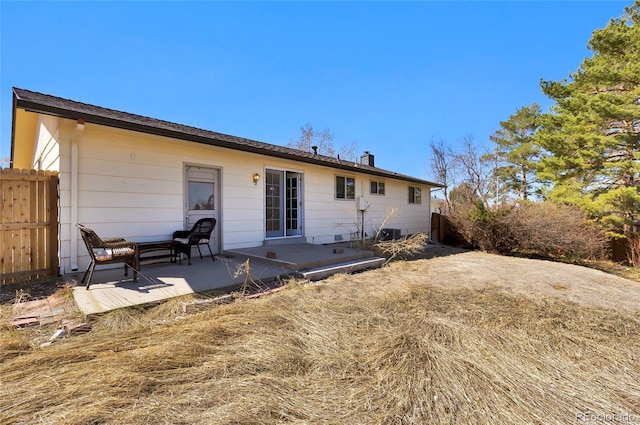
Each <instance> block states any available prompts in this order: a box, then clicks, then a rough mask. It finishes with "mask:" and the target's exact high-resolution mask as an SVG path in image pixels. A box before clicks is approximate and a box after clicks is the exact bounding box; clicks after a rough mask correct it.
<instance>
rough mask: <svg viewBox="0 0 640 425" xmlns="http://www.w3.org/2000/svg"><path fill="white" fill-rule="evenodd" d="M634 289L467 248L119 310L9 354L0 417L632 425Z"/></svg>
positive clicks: (636, 383)
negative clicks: (206, 303) (202, 301)
mask: <svg viewBox="0 0 640 425" xmlns="http://www.w3.org/2000/svg"><path fill="white" fill-rule="evenodd" d="M638 301H640V284H638V283H637V282H633V281H630V280H625V279H622V278H618V277H615V276H612V275H608V274H605V273H603V272H600V271H596V270H590V269H586V268H584V267H578V266H571V265H566V264H558V263H549V262H544V261H534V260H526V259H518V258H505V257H498V256H493V255H487V254H482V253H464V254H458V255H451V256H445V257H440V258H434V259H429V260H417V261H411V262H396V263H392V264H391V265H390V266H389V267H385V268H383V269H380V270H376V271H370V272H366V273H361V274H356V275H351V276H345V275H337V276H334V277H332V278H329V279H327V280H325V281H323V282H320V283H316V284H313V285H297V284H290V285H289V287H288V288H287V289H286V290H284V291H281V292H279V293H277V294H274V295H272V296H269V297H265V298H261V299H253V300H241V301H238V302H235V303H233V304H229V305H226V306H220V307H216V308H214V309H211V310H209V311H206V312H202V313H198V314H194V315H182V313H181V312H180V309H179V308H178V305H179V304H178V301H172V302H169V303H167V304H165V305H162V306H160V307H158V308H156V309H152V310H149V311H146V312H142V311H137V310H121V311H117V312H113V313H111V314H110V315H107V316H104V317H102V318H101V319H100V320H99V321H98V322H97V323H95V325H94V329H93V330H92V331H91V332H90V333H88V334H86V335H83V336H78V337H73V338H69V339H66V340H64V341H62V342H60V343H57V344H54V345H53V346H51V347H48V348H46V349H32V348H28V347H27V348H25V347H23V349H19V350H14V351H13V353H14V354H12V355H10V356H6V357H5V358H4V360H3V361H2V363H0V423H1V424H33V423H42V424H185V425H186V424H189V425H193V424H213V423H215V424H279V423H295V424H346V423H349V424H426V423H429V424H449V423H464V424H470V423H477V424H569V423H580V422H578V421H577V415H591V416H584V417H585V418H586V417H588V418H591V419H593V420H592V421H591V422H590V423H611V418H621V419H622V421H619V422H623V421H624V419H625V418H626V419H627V421H626V422H627V423H639V422H640V303H639V302H638ZM8 334H9V332H8V331H2V332H0V335H1V336H2V338H5V335H8ZM0 348H2V349H6V348H7V346H6V343H5V342H4V340H3V342H2V343H0ZM612 415H615V416H612ZM623 415H626V416H623ZM607 420H609V422H607ZM631 420H633V421H631ZM634 421H635V422H634Z"/></svg>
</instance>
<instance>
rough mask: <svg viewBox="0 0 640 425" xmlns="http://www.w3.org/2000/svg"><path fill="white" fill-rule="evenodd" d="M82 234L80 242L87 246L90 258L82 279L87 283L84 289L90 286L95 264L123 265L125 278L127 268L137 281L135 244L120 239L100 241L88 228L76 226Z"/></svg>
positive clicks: (136, 246)
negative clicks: (131, 271) (131, 270)
mask: <svg viewBox="0 0 640 425" xmlns="http://www.w3.org/2000/svg"><path fill="white" fill-rule="evenodd" d="M76 226H78V229H80V232H81V233H82V240H83V241H84V244H85V245H86V246H87V251H89V255H90V256H91V263H90V264H89V267H87V271H85V272H84V276H83V277H82V283H85V281H86V282H87V285H86V288H87V289H89V286H90V285H91V278H92V277H93V270H94V269H95V268H96V264H114V263H124V275H125V276H127V275H128V274H127V272H128V270H127V269H128V268H129V267H131V268H132V269H133V281H134V282H136V281H137V280H138V269H139V268H140V266H139V264H138V261H139V260H138V258H139V255H138V245H137V244H136V243H135V242H131V241H126V240H124V239H122V238H108V239H101V238H100V237H99V236H98V235H97V234H96V232H94V231H93V230H91V229H90V228H88V227H86V226H84V225H82V224H77V225H76Z"/></svg>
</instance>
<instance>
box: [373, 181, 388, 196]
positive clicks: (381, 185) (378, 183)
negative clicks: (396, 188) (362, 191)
mask: <svg viewBox="0 0 640 425" xmlns="http://www.w3.org/2000/svg"><path fill="white" fill-rule="evenodd" d="M374 185H375V190H374ZM380 189H382V190H380ZM369 193H370V194H371V195H379V196H384V195H385V193H386V189H385V184H384V182H383V181H380V180H370V181H369Z"/></svg>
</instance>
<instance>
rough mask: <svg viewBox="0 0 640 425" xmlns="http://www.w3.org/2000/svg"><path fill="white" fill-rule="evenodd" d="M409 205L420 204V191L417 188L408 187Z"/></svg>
mask: <svg viewBox="0 0 640 425" xmlns="http://www.w3.org/2000/svg"><path fill="white" fill-rule="evenodd" d="M409 203H410V204H422V189H421V188H419V187H414V186H409Z"/></svg>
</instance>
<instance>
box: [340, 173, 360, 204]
mask: <svg viewBox="0 0 640 425" xmlns="http://www.w3.org/2000/svg"><path fill="white" fill-rule="evenodd" d="M336 199H356V179H354V178H353V177H343V176H336Z"/></svg>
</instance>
